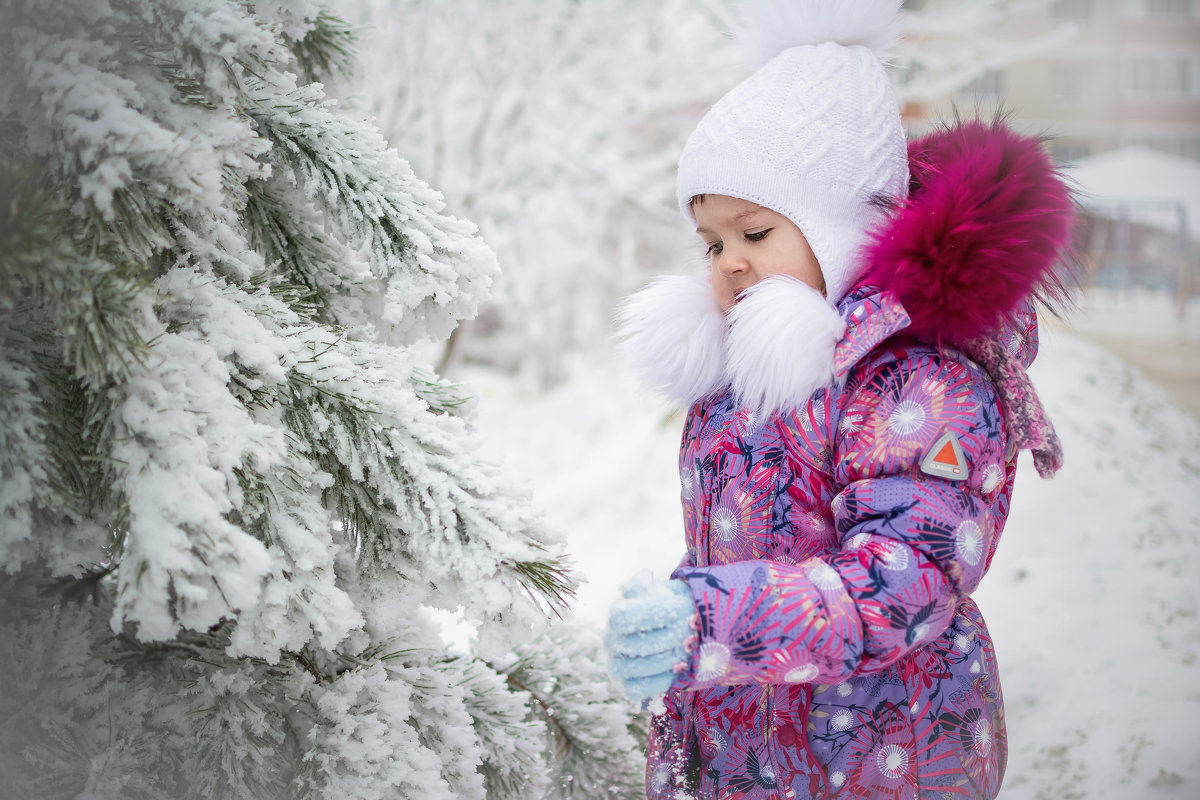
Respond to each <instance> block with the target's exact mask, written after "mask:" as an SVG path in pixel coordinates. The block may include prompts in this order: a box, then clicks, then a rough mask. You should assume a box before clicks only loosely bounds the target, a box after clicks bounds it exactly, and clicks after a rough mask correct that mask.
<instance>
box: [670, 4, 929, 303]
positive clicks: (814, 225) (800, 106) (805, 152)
mask: <svg viewBox="0 0 1200 800" xmlns="http://www.w3.org/2000/svg"><path fill="white" fill-rule="evenodd" d="M826 5H829V4H826ZM870 5H872V6H874V7H876V8H880V7H885V6H897V5H898V4H897V3H894V2H887V1H886V0H885V2H882V3H880V2H874V3H870ZM801 6H802V11H803V12H804V13H817V10H818V9H820V8H821V7H822V6H820V5H819V4H817V3H802V4H801ZM892 10H893V12H894V10H895V9H894V8H893V9H892ZM792 16H793V17H795V16H797V15H792ZM836 22H837V20H836V19H833V18H832V16H829V17H828V18H825V19H823V24H814V25H813V26H812V29H813V30H818V31H821V35H828V36H830V37H832V38H834V39H836V41H825V42H821V43H818V44H801V45H798V46H793V47H788V48H787V49H784V50H783V51H782V52H780V53H779V54H778V55H776V56H774V58H772V59H771V60H770V61H768V62H767V63H766V64H765V65H764V66H762V67H761V68H760V69H759V70H758V71H757V72H755V73H754V74H753V75H751V76H750V77H749V78H747V79H746V80H744V81H743V82H742V83H740V84H738V85H737V86H735V87H734V88H733V89H732V90H730V91H729V93H728V94H726V95H725V96H724V97H722V98H721V99H720V100H719V101H718V102H717V103H716V104H715V105H714V106H713V107H712V108H711V109H710V110H709V111H708V113H707V114H706V115H705V116H704V118H703V119H701V121H700V124H699V125H698V126H697V127H696V129H695V131H693V132H692V135H691V136H690V137H689V138H688V141H687V144H686V145H685V147H684V150H683V155H682V156H681V157H680V159H679V172H678V180H677V192H678V199H679V205H680V208H681V209H682V211H683V213H684V214H685V215H686V216H687V218H688V219H689V220H690V221H692V222H693V223H694V222H695V217H694V216H693V214H692V211H691V206H690V203H691V200H692V198H693V197H695V196H697V195H701V194H722V195H728V196H731V197H738V198H741V199H743V200H749V201H750V202H753V203H757V204H759V205H761V206H764V207H766V208H770V209H772V210H773V211H777V212H779V213H780V214H783V215H784V216H786V217H787V218H788V219H790V220H791V221H792V222H794V223H796V225H797V226H798V227H799V228H800V230H801V231H802V232H803V233H804V235H805V237H806V238H807V239H808V242H809V245H810V246H811V247H812V249H813V253H815V254H816V256H817V260H818V261H819V262H820V265H821V271H822V273H823V275H824V278H825V285H826V292H827V300H828V301H829V303H830V304H836V303H837V301H838V300H840V299H841V298H842V297H843V296H844V295H845V294H846V292H848V291H849V289H850V288H851V287H852V286H853V285H854V284H855V282H856V279H857V277H858V275H859V273H860V272H861V269H862V265H861V263H860V259H859V253H858V250H859V248H860V246H861V245H862V244H863V242H864V241H865V240H866V234H867V232H868V231H869V230H870V229H871V228H872V227H873V226H874V225H875V224H876V223H878V222H879V221H880V220H881V219H882V218H883V216H884V211H883V210H882V208H881V205H880V202H879V199H880V198H881V197H882V198H887V199H889V200H901V199H903V198H904V197H905V196H906V194H907V186H908V166H907V156H906V142H905V138H904V131H903V129H902V128H901V126H900V113H899V109H898V107H897V105H896V100H895V97H894V95H893V94H892V89H891V85H890V84H889V82H888V78H887V75H886V73H885V71H884V69H883V65H882V64H881V63H880V62H879V59H878V57H877V56H876V55H875V53H874V52H873V51H872V50H870V49H868V48H867V47H864V46H862V45H857V44H854V45H843V44H839V43H838V41H846V40H854V38H855V37H852V36H848V35H839V34H838V31H837V30H836V25H835V23H836ZM859 22H860V23H861V20H859ZM890 24H891V20H890V19H884V20H882V22H881V23H880V26H881V27H882V26H887V25H890ZM844 33H854V31H850V32H844ZM858 38H870V37H858ZM776 39H778V41H780V42H782V43H784V44H786V41H787V40H786V37H776ZM780 46H784V45H783V44H781V45H780Z"/></svg>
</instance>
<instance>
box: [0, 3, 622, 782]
mask: <svg viewBox="0 0 1200 800" xmlns="http://www.w3.org/2000/svg"><path fill="white" fill-rule="evenodd" d="M351 46H352V36H351V32H350V31H349V30H348V28H347V27H346V26H345V25H343V24H341V23H340V22H339V21H338V20H337V19H335V18H334V17H332V16H330V15H329V14H328V13H325V12H324V11H322V10H321V9H320V8H319V7H317V6H315V5H308V4H306V3H304V2H301V1H300V0H295V1H294V2H282V1H281V0H261V1H260V2H245V1H243V0H55V2H51V3H45V2H43V1H42V0H9V2H6V3H5V4H4V5H3V7H2V9H0V565H2V570H0V796H3V797H5V798H20V799H21V800H26V799H29V800H33V799H34V798H38V799H40V798H78V799H79V800H96V799H98V798H105V799H106V800H115V798H118V797H119V798H156V799H157V798H172V799H175V798H220V800H243V799H244V800H251V799H253V800H268V799H269V798H289V799H290V798H338V800H343V799H346V800H349V799H355V798H363V799H364V800H365V799H367V798H422V799H423V800H425V799H427V798H484V797H489V798H534V797H590V798H595V797H618V796H626V795H628V794H632V793H634V792H635V791H636V790H635V789H633V788H631V787H635V786H636V785H637V783H638V782H639V780H640V776H639V773H640V770H641V761H640V757H639V755H638V754H637V752H636V745H635V742H634V740H633V738H632V737H631V735H630V733H629V732H628V730H627V727H626V726H627V724H628V715H627V713H626V711H625V709H624V706H623V705H622V704H620V703H619V702H617V701H616V700H614V699H613V698H614V694H613V692H612V686H611V684H610V683H609V682H608V679H607V677H606V676H605V675H604V673H603V671H602V670H601V669H600V668H599V667H597V666H596V664H597V663H599V662H600V659H599V657H598V654H599V647H598V645H597V643H596V642H595V641H593V640H589V639H587V638H584V637H581V636H578V635H576V634H575V633H574V632H573V631H572V630H571V629H570V628H569V627H567V626H558V627H555V628H550V629H548V630H546V627H547V624H546V622H545V613H546V611H547V610H549V609H557V608H560V607H562V606H563V605H564V603H565V601H566V600H567V599H568V597H569V595H570V593H571V590H572V583H571V579H570V577H569V575H568V574H567V572H566V571H565V565H564V563H563V561H562V558H561V555H560V552H559V549H558V545H557V543H556V539H555V538H554V537H553V536H551V535H550V534H549V533H548V532H547V531H545V530H544V529H543V528H542V526H541V524H540V522H539V520H538V518H537V516H536V514H535V513H534V512H533V511H532V510H531V507H530V506H529V505H528V502H527V500H526V499H525V498H524V497H523V496H522V495H521V494H520V492H518V491H516V490H514V489H512V488H511V487H510V486H509V482H508V481H506V480H505V479H504V476H503V475H501V474H500V471H499V470H498V469H497V468H495V467H492V466H490V465H489V464H487V463H485V462H484V461H482V460H481V459H480V458H479V457H477V455H475V449H474V442H473V438H472V433H471V431H470V428H469V425H468V423H467V420H466V419H465V408H464V407H465V405H466V401H467V400H468V398H467V396H466V395H465V394H464V393H463V392H462V391H461V390H460V389H459V388H457V387H455V386H451V385H448V384H446V383H444V382H442V381H440V380H439V379H438V378H437V376H435V375H434V374H433V373H432V372H430V371H429V370H427V369H425V368H423V367H421V366H420V364H419V362H418V359H417V357H416V356H415V355H414V353H413V350H412V348H411V347H410V346H409V345H411V344H412V343H414V342H418V341H420V340H422V339H433V340H437V339H440V338H442V337H445V336H446V335H447V334H448V333H449V332H450V331H451V330H452V329H453V327H454V325H455V324H456V322H457V321H458V320H460V319H463V318H467V317H470V316H471V315H472V314H474V313H475V311H476V309H477V307H478V305H479V303H480V301H481V299H482V298H483V297H484V295H485V293H486V292H487V290H488V287H489V285H490V283H491V281H492V280H493V278H494V276H495V273H496V265H495V260H494V257H493V255H492V253H491V251H490V250H489V249H488V248H487V247H486V245H484V244H483V243H482V242H481V240H480V239H479V238H478V237H477V235H476V233H475V229H474V227H473V226H472V225H471V224H469V223H467V222H464V221H461V220H458V219H454V218H452V217H450V216H448V215H446V214H445V213H444V212H443V211H442V202H441V199H440V197H439V196H438V195H437V194H436V193H435V192H434V191H432V190H431V189H429V188H428V187H427V186H425V185H424V184H423V183H421V182H420V181H419V180H418V179H417V178H416V177H414V175H413V174H412V172H411V170H409V169H408V167H407V165H406V164H405V162H403V161H402V160H401V159H400V158H399V156H398V155H397V154H396V153H394V152H393V151H390V150H389V149H388V148H387V146H386V144H385V142H384V141H383V139H382V138H381V137H380V135H379V134H378V132H377V131H376V130H375V129H374V128H372V127H371V126H370V125H368V124H366V123H364V122H361V121H358V120H355V119H353V118H350V117H349V116H347V115H344V114H342V113H340V112H339V111H338V110H337V109H336V108H335V107H334V105H333V104H332V103H331V102H330V101H328V100H327V99H326V98H325V97H324V94H323V90H322V88H321V86H320V85H319V84H317V83H315V81H316V80H317V79H318V78H319V77H321V76H322V74H324V73H326V72H327V71H329V70H331V69H334V68H336V67H337V65H338V64H339V63H341V61H342V60H343V59H344V58H345V57H346V56H347V54H348V53H349V52H350V47H351ZM431 607H432V608H437V607H441V608H446V609H450V610H453V609H456V608H459V607H461V614H462V616H463V618H464V619H465V620H466V621H467V622H468V623H472V624H474V625H475V626H476V628H477V636H476V637H475V638H474V639H473V640H472V641H471V643H469V644H468V645H466V647H465V649H463V650H462V651H461V652H460V651H459V650H448V649H447V647H446V646H445V645H444V643H443V634H442V630H441V627H440V626H439V625H438V624H437V623H436V622H434V621H433V620H432V619H431V618H430V616H429V614H428V613H426V612H427V609H428V608H431ZM539 630H541V631H543V632H541V633H540V634H538V635H536V636H533V635H532V634H533V633H535V632H537V631H539Z"/></svg>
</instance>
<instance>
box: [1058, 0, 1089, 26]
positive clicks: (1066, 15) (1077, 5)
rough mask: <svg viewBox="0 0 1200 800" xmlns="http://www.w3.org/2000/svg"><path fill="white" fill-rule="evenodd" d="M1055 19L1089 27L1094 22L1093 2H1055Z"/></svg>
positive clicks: (1074, 0)
mask: <svg viewBox="0 0 1200 800" xmlns="http://www.w3.org/2000/svg"><path fill="white" fill-rule="evenodd" d="M1054 19H1055V20H1056V21H1058V22H1071V23H1074V24H1076V25H1087V24H1088V23H1089V22H1091V21H1092V0H1055V3H1054Z"/></svg>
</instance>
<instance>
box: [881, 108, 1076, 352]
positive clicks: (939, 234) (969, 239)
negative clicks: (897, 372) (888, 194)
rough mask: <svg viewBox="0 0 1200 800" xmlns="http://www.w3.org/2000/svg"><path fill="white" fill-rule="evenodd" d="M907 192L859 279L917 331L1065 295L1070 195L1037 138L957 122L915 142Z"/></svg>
mask: <svg viewBox="0 0 1200 800" xmlns="http://www.w3.org/2000/svg"><path fill="white" fill-rule="evenodd" d="M908 156H909V170H910V172H911V186H910V190H909V197H908V199H907V200H905V201H903V202H902V203H901V204H900V205H899V206H898V207H897V208H896V209H895V210H894V211H893V213H892V215H891V219H890V221H889V222H888V223H886V224H885V225H883V226H882V227H881V228H879V229H877V230H876V231H875V232H873V234H872V236H871V239H870V240H869V242H868V244H867V245H865V247H864V256H865V258H864V260H865V262H866V263H867V264H868V267H867V269H866V272H865V274H864V275H863V277H862V279H861V282H862V283H864V284H871V285H873V286H877V287H879V288H880V289H882V290H883V291H886V292H890V293H891V294H892V295H893V296H895V297H896V298H897V299H898V300H899V301H900V303H901V305H903V306H904V308H905V310H906V311H907V312H908V314H909V317H910V318H911V320H912V322H911V324H910V326H909V331H908V332H909V333H911V334H912V335H913V336H916V337H918V338H922V339H927V340H935V341H940V342H946V343H954V344H957V343H961V342H965V341H967V340H970V339H973V338H976V337H978V336H982V335H988V334H992V333H995V332H996V331H997V330H998V329H999V328H1000V327H1001V326H1003V325H1004V324H1005V323H1009V322H1011V321H1012V320H1013V317H1014V315H1015V314H1016V312H1017V311H1018V310H1019V309H1020V308H1021V307H1022V306H1023V305H1024V303H1025V302H1026V301H1027V300H1029V299H1034V300H1037V301H1040V302H1042V303H1044V304H1047V305H1053V304H1059V303H1062V302H1064V301H1065V299H1066V291H1065V288H1064V286H1065V284H1066V282H1067V281H1066V278H1067V277H1068V273H1067V267H1066V263H1067V262H1066V261H1065V260H1064V258H1063V254H1064V252H1065V251H1066V249H1067V247H1068V245H1069V243H1070V238H1071V229H1072V226H1073V223H1074V211H1073V208H1074V204H1073V202H1072V199H1071V193H1070V190H1069V189H1068V188H1067V186H1066V184H1065V183H1064V182H1063V180H1062V178H1061V177H1060V176H1059V174H1058V173H1057V171H1056V170H1055V169H1054V167H1053V165H1052V164H1051V162H1050V159H1049V158H1048V157H1047V155H1046V153H1045V152H1044V151H1043V149H1042V146H1041V143H1040V142H1039V140H1037V139H1035V138H1032V137H1027V136H1021V135H1019V134H1017V133H1015V132H1014V131H1012V130H1011V129H1009V128H1008V127H1006V126H1004V125H1003V124H1001V123H1000V122H998V121H997V122H993V123H990V124H989V123H986V122H981V121H978V120H974V121H968V122H960V123H957V124H955V125H954V126H953V127H950V128H945V129H941V130H938V131H935V132H934V133H931V134H929V135H927V136H924V137H922V138H920V139H916V140H914V141H912V142H910V143H909V146H908Z"/></svg>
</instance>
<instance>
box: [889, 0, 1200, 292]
mask: <svg viewBox="0 0 1200 800" xmlns="http://www.w3.org/2000/svg"><path fill="white" fill-rule="evenodd" d="M904 5H905V9H906V10H907V11H908V12H909V14H910V17H913V18H916V19H917V24H915V25H910V30H909V35H910V37H912V38H914V40H915V41H913V42H912V43H911V44H910V45H909V47H910V49H911V50H912V51H913V52H915V53H920V51H921V48H922V38H923V37H925V38H927V40H928V42H933V41H934V40H935V38H936V37H937V36H938V34H939V27H938V26H937V25H931V24H929V22H927V21H926V22H922V19H923V20H937V19H941V20H944V21H946V27H950V28H957V29H958V30H959V34H960V35H959V37H958V38H959V40H960V41H961V42H962V43H963V45H964V46H965V47H968V48H971V49H972V50H973V52H974V54H975V58H974V59H973V60H972V59H966V58H962V57H959V59H958V64H959V66H958V70H959V78H960V80H958V81H957V83H956V85H955V86H954V88H953V89H951V90H950V91H946V92H942V93H940V94H936V95H934V94H933V93H930V92H927V91H921V89H920V87H922V86H923V83H928V81H927V80H924V81H923V79H925V78H927V76H926V75H925V74H924V72H923V71H922V68H923V67H925V65H924V64H922V63H918V62H919V61H920V57H919V56H918V57H917V59H914V60H912V62H911V63H910V62H906V63H905V64H904V65H903V66H905V67H907V69H908V70H909V73H910V74H907V75H905V74H902V76H901V84H900V91H901V93H902V95H903V93H904V91H905V86H906V85H912V86H914V87H915V88H916V89H917V90H916V91H914V92H913V93H912V96H911V97H908V98H906V99H907V102H906V104H905V122H906V125H907V126H908V128H909V130H910V131H911V132H912V133H920V132H921V131H922V130H925V129H927V128H928V127H929V126H931V125H933V124H935V123H936V122H938V121H941V120H946V119H949V118H951V117H952V116H953V114H954V113H955V109H957V110H958V111H959V112H960V113H971V112H974V111H979V112H980V113H982V114H984V115H989V114H991V113H993V112H994V111H995V110H996V109H997V108H1003V109H1005V110H1006V112H1007V113H1008V118H1009V120H1010V123H1011V124H1012V125H1013V126H1014V127H1016V128H1017V129H1018V130H1021V131H1023V132H1025V133H1029V134H1037V135H1045V136H1048V137H1049V139H1048V142H1047V147H1048V148H1049V150H1050V153H1051V155H1052V156H1053V157H1054V159H1055V161H1056V162H1057V163H1059V164H1060V165H1062V166H1063V167H1064V168H1065V169H1066V172H1067V174H1068V175H1070V176H1071V177H1072V178H1073V179H1074V180H1075V181H1076V182H1077V184H1078V187H1079V189H1080V196H1081V200H1082V202H1083V206H1084V210H1085V215H1084V221H1083V224H1082V225H1081V227H1080V235H1079V239H1078V246H1079V250H1080V254H1081V256H1082V260H1083V263H1084V266H1085V269H1086V271H1087V274H1086V280H1087V282H1088V283H1089V284H1091V285H1095V286H1101V287H1107V288H1111V289H1117V290H1126V289H1131V288H1137V287H1147V288H1155V289H1165V290H1168V291H1171V292H1173V293H1174V294H1175V296H1176V298H1177V300H1178V301H1179V308H1180V310H1181V311H1182V309H1183V308H1184V305H1185V301H1186V299H1187V298H1188V297H1189V296H1190V295H1192V294H1194V293H1196V292H1197V291H1198V290H1200V285H1198V284H1200V281H1197V280H1196V279H1195V273H1196V261H1197V253H1198V252H1200V247H1198V242H1200V219H1198V217H1200V0H1042V1H1041V2H1037V0H1032V1H1031V0H1024V2H1017V0H1009V1H1008V2H1002V1H1000V0H997V1H995V2H977V3H974V4H972V3H970V0H968V3H967V5H974V14H973V15H972V16H971V17H970V19H972V20H973V21H972V22H971V24H970V25H967V24H964V23H959V24H957V25H954V24H953V23H952V22H951V21H952V20H954V19H955V17H956V15H962V14H963V11H962V9H963V5H964V4H963V2H962V0H907V1H906V2H905V4H904ZM964 19H966V17H964ZM941 49H942V50H946V48H941ZM948 52H951V53H953V51H948ZM926 61H932V59H928V58H927V59H926ZM926 71H927V70H926Z"/></svg>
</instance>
